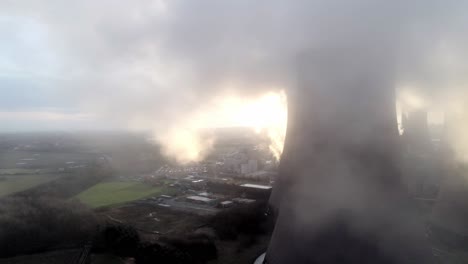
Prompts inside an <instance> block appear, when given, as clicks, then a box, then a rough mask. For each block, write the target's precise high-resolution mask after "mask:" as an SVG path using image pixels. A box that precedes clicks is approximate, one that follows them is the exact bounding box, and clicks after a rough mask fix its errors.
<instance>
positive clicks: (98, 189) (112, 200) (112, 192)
mask: <svg viewBox="0 0 468 264" xmlns="http://www.w3.org/2000/svg"><path fill="white" fill-rule="evenodd" d="M168 192H170V190H168V189H167V188H166V187H153V186H150V185H145V184H143V183H141V182H123V181H110V182H102V183H98V184H96V185H94V186H93V187H91V188H89V189H87V190H86V191H84V192H82V193H80V194H79V195H77V196H76V197H77V198H78V199H79V200H81V201H82V202H83V203H85V204H87V205H89V206H90V207H93V208H97V207H102V206H109V205H114V204H122V203H125V202H129V201H133V200H138V199H141V198H144V197H147V196H150V195H158V194H167V193H168Z"/></svg>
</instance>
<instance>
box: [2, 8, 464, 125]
mask: <svg viewBox="0 0 468 264" xmlns="http://www.w3.org/2000/svg"><path fill="white" fill-rule="evenodd" d="M467 8H468V2H466V1H456V0H453V1H436V0H428V1H422V0H415V1H370V0H357V1H324V0H316V1H306V0H297V1H287V0H268V1H267V0H258V1H248V0H236V1H229V0H226V1H219V0H202V1H192V0H171V1H165V0H154V1H150V0H139V1H112V0H104V1H91V0H83V1H58V0H42V1H41V0H37V1H33V0H31V1H27V0H24V1H16V0H10V1H9V0H4V1H2V2H0V36H1V39H2V41H0V112H2V113H3V114H2V115H1V116H0V118H1V117H2V116H3V118H6V117H5V116H8V113H9V112H15V113H11V116H15V115H18V112H23V114H22V115H23V116H24V115H25V113H28V112H29V113H30V112H34V111H36V112H42V113H44V114H46V113H48V112H51V111H52V112H55V113H56V114H60V115H62V116H63V117H64V118H65V117H66V116H67V115H70V120H73V118H74V117H76V116H77V115H78V116H92V117H93V118H89V119H88V118H86V119H85V120H74V121H73V122H67V123H57V122H58V121H57V120H49V121H45V120H42V121H41V122H38V120H37V115H36V116H34V115H32V116H31V117H30V120H29V119H28V118H25V119H24V120H23V121H20V120H17V121H15V122H11V121H8V120H7V121H5V120H2V122H1V123H2V125H0V130H15V129H40V128H41V126H44V127H47V128H59V127H61V128H63V129H74V128H80V129H95V128H109V127H111V128H120V129H126V128H128V127H129V124H132V123H134V122H135V120H148V119H152V120H155V122H156V123H158V124H167V123H170V122H173V121H174V120H178V119H179V117H180V116H181V115H184V114H185V113H188V112H190V111H193V110H194V109H197V108H199V107H200V105H201V104H203V102H204V101H206V100H209V99H210V98H214V97H215V96H217V95H219V94H221V93H222V92H224V90H235V91H236V92H237V93H240V94H245V95H254V94H258V93H261V92H263V91H265V90H271V89H273V90H274V89H278V88H281V87H287V86H288V85H291V83H292V82H293V81H294V76H295V75H294V70H295V69H296V68H295V64H297V58H298V57H300V56H301V54H303V53H304V52H308V53H312V54H319V55H320V54H322V53H324V52H335V51H334V49H333V48H335V50H346V49H343V47H350V49H349V50H348V51H353V52H354V51H355V50H353V48H352V46H353V44H355V43H362V42H366V45H368V46H369V47H379V48H380V49H381V52H382V53H387V52H390V53H392V58H394V60H395V62H394V65H395V68H396V73H397V74H396V77H395V81H396V85H403V84H405V85H407V84H409V85H410V86H411V87H413V88H414V89H415V90H418V91H419V92H420V93H424V94H425V96H427V97H431V96H432V97H434V96H435V95H437V96H438V97H437V98H442V97H450V96H452V97H453V94H455V93H457V94H464V93H465V90H466V87H467V86H466V85H467V83H466V81H467V79H466V76H468V75H467V65H466V61H467V48H466V47H468V45H466V44H468V41H467V34H466V32H467V30H468V21H467V20H468V17H467V16H466V15H465V11H466V10H467ZM336 47H338V48H336ZM379 48H377V49H379ZM361 52H362V51H361ZM364 53H365V52H364ZM356 58H357V56H356V55H353V56H351V57H350V59H352V60H356ZM392 63H393V62H392ZM421 91H422V92H421ZM442 95H443V96H442ZM449 95H450V96H449ZM455 97H459V96H455ZM51 109H52V110H51ZM11 119H12V118H11V117H10V118H9V120H11ZM28 120H29V121H31V122H30V123H28V122H29V121H28ZM34 120H35V122H32V121H34ZM54 122H56V123H55V125H54ZM19 124H20V125H19ZM140 125H141V124H140ZM155 127H156V128H158V129H159V128H160V126H159V125H155V124H149V125H148V128H151V129H153V128H155Z"/></svg>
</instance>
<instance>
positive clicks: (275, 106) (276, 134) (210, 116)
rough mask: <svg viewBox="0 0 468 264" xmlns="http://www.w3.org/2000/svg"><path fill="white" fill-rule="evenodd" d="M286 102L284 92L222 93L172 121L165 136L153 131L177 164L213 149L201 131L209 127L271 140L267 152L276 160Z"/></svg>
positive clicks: (197, 157)
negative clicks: (250, 132)
mask: <svg viewBox="0 0 468 264" xmlns="http://www.w3.org/2000/svg"><path fill="white" fill-rule="evenodd" d="M286 123H287V102H286V94H285V93H284V91H282V90H281V91H275V92H267V93H264V94H262V95H260V96H256V97H245V96H241V95H238V94H228V93H227V94H222V95H220V96H216V97H215V98H214V99H213V100H211V101H209V102H208V103H205V104H204V105H202V106H201V107H200V108H199V109H198V110H197V111H194V112H192V113H191V114H188V115H186V116H185V117H184V118H181V119H180V120H177V122H174V124H172V126H170V127H169V128H168V129H167V130H166V131H165V132H164V133H161V131H157V132H155V139H156V140H157V141H158V142H159V143H160V144H161V145H162V146H163V153H164V154H166V155H168V156H170V157H173V158H175V159H176V160H177V161H178V162H180V163H187V162H191V161H200V160H201V159H202V158H203V157H204V156H205V154H206V153H208V152H209V150H210V149H211V148H212V146H213V143H214V140H215V139H214V138H210V137H209V136H207V135H206V134H203V133H202V131H203V130H205V129H209V128H222V127H248V128H252V129H253V130H254V131H255V132H257V133H263V134H264V135H266V136H267V137H268V138H269V139H270V146H269V147H270V150H271V152H272V153H273V155H274V156H275V157H276V158H277V159H279V157H280V155H281V153H282V151H283V145H284V138H285V133H286Z"/></svg>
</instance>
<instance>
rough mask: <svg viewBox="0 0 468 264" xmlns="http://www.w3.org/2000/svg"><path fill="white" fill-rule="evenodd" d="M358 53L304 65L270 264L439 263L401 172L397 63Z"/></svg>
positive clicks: (305, 60)
mask: <svg viewBox="0 0 468 264" xmlns="http://www.w3.org/2000/svg"><path fill="white" fill-rule="evenodd" d="M355 51H356V53H354V52H353V51H350V52H347V53H346V54H342V53H340V50H336V51H333V52H330V51H329V50H327V52H326V53H319V54H320V56H315V57H314V56H311V55H305V56H302V57H301V59H300V62H299V63H298V70H297V72H298V78H297V80H298V81H297V83H296V84H295V85H293V86H292V87H291V88H289V89H288V90H287V96H288V111H289V112H288V115H289V116H288V128H287V136H286V142H285V148H284V152H283V156H282V160H281V164H280V176H279V178H278V180H277V181H276V183H275V187H274V191H273V194H272V197H271V200H270V203H271V206H272V208H273V209H274V212H275V213H276V214H277V222H276V226H275V230H274V233H273V236H272V239H271V242H270V245H269V248H268V251H267V256H266V263H268V264H284V263H327V264H333V263H340V264H343V263H360V264H363V263H373V264H374V263H379V264H382V263H398V264H401V263H412V264H413V263H431V261H432V260H431V253H430V252H429V250H428V249H429V247H428V246H427V245H426V239H425V237H424V231H423V226H422V221H420V219H419V217H418V216H417V214H416V213H415V211H414V208H413V206H412V201H411V200H410V199H409V197H408V195H407V192H406V191H405V189H404V187H403V185H402V183H401V179H400V172H399V170H398V151H399V147H398V146H399V144H398V130H397V122H396V114H395V94H394V93H395V91H394V83H393V82H392V79H393V74H392V72H393V69H392V66H391V63H388V64H387V63H386V61H387V60H386V59H387V58H385V56H386V54H385V52H384V51H382V50H380V49H379V48H375V47H371V48H369V49H366V48H362V47H359V48H358V49H356V50H355ZM369 54H370V55H369ZM360 55H362V56H360Z"/></svg>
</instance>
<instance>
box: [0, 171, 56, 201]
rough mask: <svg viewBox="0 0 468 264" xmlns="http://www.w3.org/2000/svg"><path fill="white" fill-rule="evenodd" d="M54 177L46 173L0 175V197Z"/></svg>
mask: <svg viewBox="0 0 468 264" xmlns="http://www.w3.org/2000/svg"><path fill="white" fill-rule="evenodd" d="M56 178H57V175H48V174H40V175H9V176H0V197H2V196H5V195H8V194H12V193H15V192H20V191H24V190H27V189H29V188H32V187H34V186H37V185H39V184H42V183H45V182H48V181H51V180H54V179H56Z"/></svg>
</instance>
